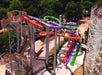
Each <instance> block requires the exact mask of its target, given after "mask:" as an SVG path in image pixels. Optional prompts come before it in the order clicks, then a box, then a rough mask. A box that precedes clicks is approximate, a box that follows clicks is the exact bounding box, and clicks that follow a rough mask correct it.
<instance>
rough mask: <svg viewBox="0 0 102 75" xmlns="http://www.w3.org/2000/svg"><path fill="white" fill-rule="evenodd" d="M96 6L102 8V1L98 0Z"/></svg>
mask: <svg viewBox="0 0 102 75" xmlns="http://www.w3.org/2000/svg"><path fill="white" fill-rule="evenodd" d="M94 5H98V6H102V0H97V1H96V2H95V3H94Z"/></svg>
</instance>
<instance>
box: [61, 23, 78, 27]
mask: <svg viewBox="0 0 102 75" xmlns="http://www.w3.org/2000/svg"><path fill="white" fill-rule="evenodd" d="M62 25H65V26H76V25H77V23H76V22H62Z"/></svg>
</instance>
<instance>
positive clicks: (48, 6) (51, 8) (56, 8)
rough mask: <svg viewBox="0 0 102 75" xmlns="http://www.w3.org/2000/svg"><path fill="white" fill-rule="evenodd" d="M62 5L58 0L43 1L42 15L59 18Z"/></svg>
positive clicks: (41, 4)
mask: <svg viewBox="0 0 102 75" xmlns="http://www.w3.org/2000/svg"><path fill="white" fill-rule="evenodd" d="M61 9H62V4H61V3H60V2H59V1H58V0H41V1H40V11H39V12H40V14H41V15H47V14H49V15H53V13H55V14H54V16H56V14H57V16H58V15H59V14H61V12H62V10H61Z"/></svg>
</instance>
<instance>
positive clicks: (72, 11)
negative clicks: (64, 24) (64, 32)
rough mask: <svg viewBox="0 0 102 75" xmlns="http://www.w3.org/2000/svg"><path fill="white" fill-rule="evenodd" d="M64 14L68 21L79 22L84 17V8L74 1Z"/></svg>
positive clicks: (69, 4) (68, 4)
mask: <svg viewBox="0 0 102 75" xmlns="http://www.w3.org/2000/svg"><path fill="white" fill-rule="evenodd" d="M64 14H65V16H66V18H67V19H68V21H77V20H79V19H80V18H81V17H82V7H81V5H80V3H75V2H74V1H70V2H68V3H67V5H66V8H65V13H64Z"/></svg>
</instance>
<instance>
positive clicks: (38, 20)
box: [27, 15, 62, 29]
mask: <svg viewBox="0 0 102 75" xmlns="http://www.w3.org/2000/svg"><path fill="white" fill-rule="evenodd" d="M27 17H28V18H30V19H32V20H35V21H37V22H38V23H40V24H41V25H43V26H45V27H49V28H54V29H59V28H62V27H61V26H60V25H59V24H56V22H51V24H54V25H51V24H48V23H46V22H43V21H41V20H40V19H38V18H36V17H33V16H29V15H28V16H27Z"/></svg>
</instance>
